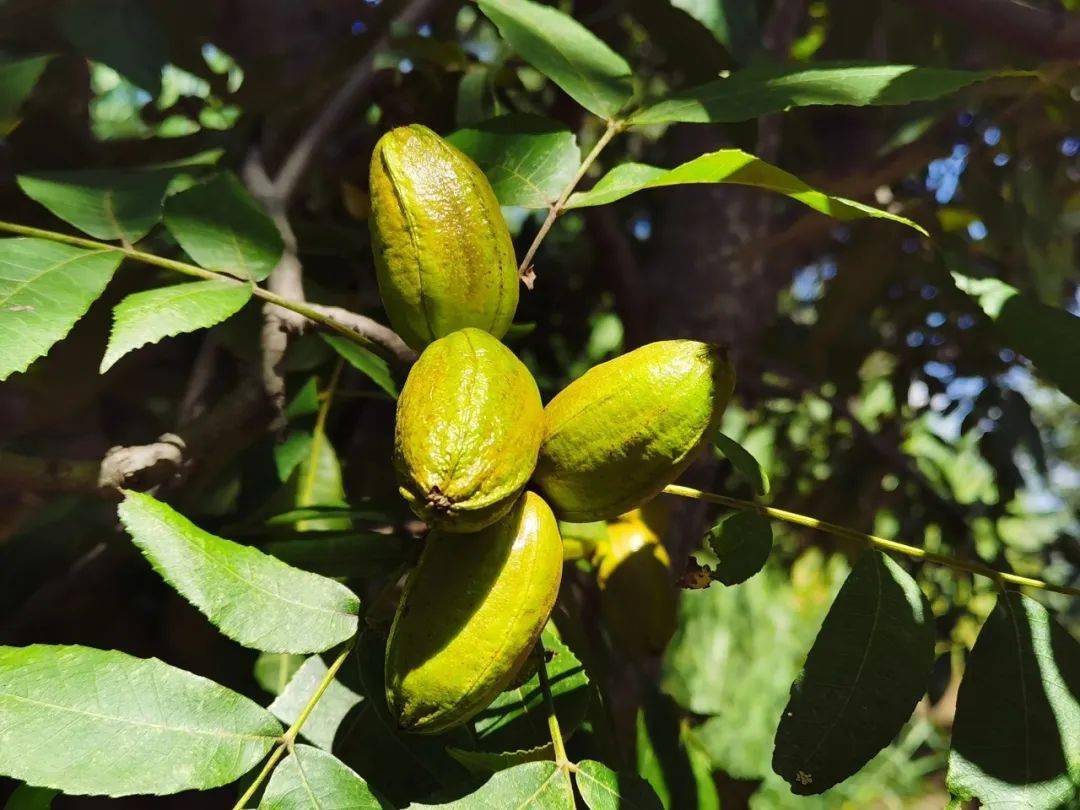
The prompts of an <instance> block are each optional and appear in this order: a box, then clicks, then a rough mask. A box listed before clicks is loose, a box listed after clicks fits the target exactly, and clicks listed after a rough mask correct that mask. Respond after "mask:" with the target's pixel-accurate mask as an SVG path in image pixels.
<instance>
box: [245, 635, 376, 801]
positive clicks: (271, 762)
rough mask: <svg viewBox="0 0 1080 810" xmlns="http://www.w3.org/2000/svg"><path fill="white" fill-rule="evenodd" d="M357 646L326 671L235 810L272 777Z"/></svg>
mask: <svg viewBox="0 0 1080 810" xmlns="http://www.w3.org/2000/svg"><path fill="white" fill-rule="evenodd" d="M355 645H356V638H355V637H354V638H353V639H352V640H350V641H349V643H348V644H346V645H345V649H343V650H342V651H341V653H340V654H339V655H338V657H337V658H335V659H334V663H332V664H331V665H330V668H329V669H327V670H326V674H325V675H324V676H323V679H322V680H321V681H320V682H319V686H318V687H317V688H316V689H315V691H314V693H312V695H311V697H310V698H309V699H308V702H307V705H306V706H304V709H303V711H301V712H300V716H299V717H297V718H296V721H295V722H294V723H293V724H292V725H291V726H289V729H288V731H286V732H285V733H284V734H283V735H281V741H280V742H279V743H278V745H277V748H275V749H274V751H273V753H271V754H270V757H269V758H268V759H267V760H266V764H264V765H263V767H262V770H261V771H259V775H258V776H256V777H255V780H254V781H253V782H252V783H251V784H250V785H248V789H247V790H245V791H244V795H243V796H241V797H240V798H239V799H237V800H236V804H234V805H233V810H244V805H246V804H247V803H248V802H249V801H251V797H252V796H254V795H255V793H256V791H258V789H259V788H260V787H261V786H262V783H263V782H264V781H266V777H268V776H269V775H270V772H271V771H273V770H274V766H275V765H277V764H278V762H279V761H280V760H281V758H282V757H283V756H285V753H286V752H288V751H291V750H292V746H293V742H294V741H295V740H296V736H297V735H298V734H299V733H300V729H301V728H303V726H304V723H306V722H307V719H308V718H309V717H311V713H312V712H313V711H315V706H316V704H318V702H319V701H320V700H321V699H322V696H323V695H324V694H326V690H327V689H328V688H329V687H330V683H331V682H332V681H333V680H334V678H335V677H336V676H337V674H338V671H340V669H341V667H342V666H343V665H344V664H345V661H346V660H347V659H348V657H349V654H350V653H351V652H352V651H353V647H354V646H355Z"/></svg>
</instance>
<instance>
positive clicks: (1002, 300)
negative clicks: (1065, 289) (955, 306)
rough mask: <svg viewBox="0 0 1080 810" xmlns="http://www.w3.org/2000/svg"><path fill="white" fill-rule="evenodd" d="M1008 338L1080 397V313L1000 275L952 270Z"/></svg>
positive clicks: (1077, 399)
mask: <svg viewBox="0 0 1080 810" xmlns="http://www.w3.org/2000/svg"><path fill="white" fill-rule="evenodd" d="M952 277H953V279H954V280H955V281H956V286H957V287H959V288H960V289H961V290H963V291H964V292H966V293H967V294H968V295H970V296H971V297H972V298H974V299H975V301H976V302H977V303H978V304H979V307H980V308H981V309H982V311H983V312H985V313H986V316H987V317H988V318H990V320H992V321H993V322H994V328H995V329H997V331H998V332H999V334H1001V336H1002V338H1003V339H1004V340H1005V341H1007V342H1008V344H1009V345H1010V346H1011V347H1012V348H1013V349H1015V350H1016V351H1018V352H1019V353H1020V354H1022V355H1024V356H1025V357H1027V358H1028V359H1029V360H1030V361H1031V362H1032V363H1034V364H1035V367H1036V368H1037V369H1038V370H1039V373H1040V374H1042V375H1043V376H1044V377H1046V379H1048V380H1049V381H1050V382H1052V383H1053V384H1054V385H1056V386H1057V387H1058V388H1059V389H1061V392H1062V393H1063V394H1065V396H1067V397H1068V398H1069V399H1071V400H1072V401H1073V402H1080V351H1077V349H1076V347H1077V346H1080V318H1078V317H1076V316H1075V315H1073V314H1071V313H1069V312H1066V311H1065V310H1064V309H1059V308H1057V307H1052V306H1049V305H1047V304H1044V303H1042V302H1041V301H1037V300H1035V299H1034V298H1031V297H1029V296H1027V295H1024V294H1022V293H1021V292H1020V291H1019V290H1017V289H1016V288H1015V287H1010V286H1009V285H1008V284H1006V283H1005V282H1003V281H999V280H998V279H996V278H981V279H976V278H968V277H967V276H963V275H961V274H959V273H953V274H952Z"/></svg>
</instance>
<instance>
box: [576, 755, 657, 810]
mask: <svg viewBox="0 0 1080 810" xmlns="http://www.w3.org/2000/svg"><path fill="white" fill-rule="evenodd" d="M577 766H578V769H577V773H575V774H574V781H576V782H577V787H578V791H580V793H581V798H582V799H584V800H585V804H586V805H587V806H588V807H589V810H660V808H661V804H660V799H658V798H657V796H656V793H654V792H653V789H652V788H651V787H649V783H648V782H646V781H645V780H644V779H642V778H641V777H639V776H637V775H635V774H629V773H616V772H615V771H613V770H611V768H608V767H607V766H606V765H602V764H601V763H599V762H596V761H595V760H591V759H585V760H582V761H581V762H579V763H578V764H577Z"/></svg>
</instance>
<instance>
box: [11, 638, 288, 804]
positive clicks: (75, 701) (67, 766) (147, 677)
mask: <svg viewBox="0 0 1080 810" xmlns="http://www.w3.org/2000/svg"><path fill="white" fill-rule="evenodd" d="M280 734H281V726H280V725H278V722H277V721H276V720H275V719H274V718H273V716H272V715H271V714H270V713H269V712H267V711H266V710H265V709H263V708H261V707H260V706H258V705H257V704H255V703H254V702H252V701H251V700H249V699H248V698H246V697H244V696H243V695H238V694H237V693H236V692H233V691H231V690H229V689H226V688H225V687H224V686H220V685H218V684H216V683H214V682H213V681H209V680H207V679H206V678H200V677H199V676H197V675H192V674H191V673H189V672H184V671H183V670H180V669H176V668H175V667H171V666H169V665H168V664H165V663H162V662H161V661H158V660H157V659H154V658H150V659H142V658H135V657H133V656H130V655H125V654H124V653H120V652H115V651H111V650H110V651H106V650H95V649H92V648H89V647H61V646H50V645H44V644H36V645H33V646H31V647H0V774H3V775H5V776H10V777H13V778H15V779H21V780H24V781H26V782H30V783H31V784H34V785H40V786H42V787H51V788H56V789H58V790H61V791H63V792H64V793H70V794H77V795H82V794H104V795H108V796H129V795H132V794H137V793H150V794H154V795H162V794H167V793H177V792H179V791H182V790H192V789H198V790H205V789H207V788H212V787H218V786H219V785H226V784H228V783H230V782H233V781H235V780H236V779H238V778H239V777H240V776H242V775H243V774H244V773H246V772H247V771H248V770H250V769H251V768H252V767H253V766H254V765H255V764H256V763H257V762H259V760H261V759H262V758H263V757H264V756H265V755H266V753H267V752H268V751H269V750H270V749H271V747H273V745H274V744H275V743H276V742H277V739H278V736H279V735H280ZM166 764H167V767H163V765H166Z"/></svg>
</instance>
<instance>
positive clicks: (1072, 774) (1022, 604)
mask: <svg viewBox="0 0 1080 810" xmlns="http://www.w3.org/2000/svg"><path fill="white" fill-rule="evenodd" d="M947 785H948V788H949V791H950V792H951V793H952V794H953V795H955V796H957V797H959V798H962V799H971V798H977V799H979V801H980V802H981V804H982V806H983V807H1025V808H1031V810H1042V809H1043V808H1045V809H1046V810H1050V808H1065V807H1074V806H1076V805H1077V804H1078V803H1080V645H1078V644H1077V642H1076V639H1074V638H1073V637H1072V636H1071V635H1070V634H1069V633H1068V631H1066V630H1065V629H1064V628H1062V627H1061V626H1060V625H1058V623H1057V622H1055V621H1054V619H1053V617H1052V616H1051V615H1050V614H1049V613H1048V612H1047V610H1046V608H1044V607H1043V606H1042V605H1040V604H1039V603H1038V602H1036V601H1035V600H1034V599H1031V598H1029V597H1026V596H1023V595H1021V594H1019V593H1016V592H1005V593H1002V594H1001V595H1000V596H999V597H998V601H997V606H996V607H995V608H994V611H993V612H992V613H991V614H990V617H989V618H988V619H987V620H986V624H984V625H983V628H982V631H981V632H980V633H979V638H978V640H977V641H976V642H975V646H974V647H973V648H972V650H971V655H970V656H969V657H968V663H967V670H966V672H965V673H964V679H963V680H962V681H961V683H960V692H959V694H958V695H957V700H956V720H955V723H954V725H953V736H952V751H951V752H950V753H949V773H948V779H947Z"/></svg>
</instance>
